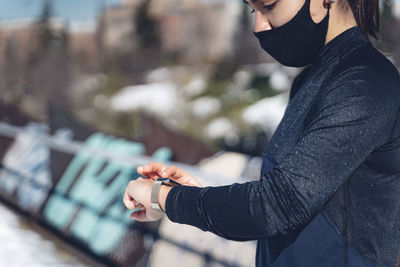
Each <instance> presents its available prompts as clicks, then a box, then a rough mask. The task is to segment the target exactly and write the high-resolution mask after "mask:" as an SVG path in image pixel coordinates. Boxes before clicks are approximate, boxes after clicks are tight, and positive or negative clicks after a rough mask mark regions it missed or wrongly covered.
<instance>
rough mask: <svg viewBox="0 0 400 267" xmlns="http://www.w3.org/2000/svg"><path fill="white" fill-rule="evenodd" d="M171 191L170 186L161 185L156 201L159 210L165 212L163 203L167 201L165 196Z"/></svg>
mask: <svg viewBox="0 0 400 267" xmlns="http://www.w3.org/2000/svg"><path fill="white" fill-rule="evenodd" d="M170 190H171V187H170V186H165V185H162V186H161V188H160V193H159V196H158V198H159V199H158V201H159V203H160V206H161V209H162V210H164V211H165V201H166V200H167V196H168V193H169V191H170Z"/></svg>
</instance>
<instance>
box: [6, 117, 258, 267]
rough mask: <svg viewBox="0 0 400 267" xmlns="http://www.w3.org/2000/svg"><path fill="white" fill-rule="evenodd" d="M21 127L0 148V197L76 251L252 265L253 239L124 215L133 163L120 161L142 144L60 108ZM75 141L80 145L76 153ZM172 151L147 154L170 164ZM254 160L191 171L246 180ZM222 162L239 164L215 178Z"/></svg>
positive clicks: (158, 261) (156, 262) (223, 157)
mask: <svg viewBox="0 0 400 267" xmlns="http://www.w3.org/2000/svg"><path fill="white" fill-rule="evenodd" d="M0 126H1V125H0ZM19 129H20V131H19V132H18V133H17V134H15V136H12V137H10V136H9V137H8V138H9V142H8V145H7V147H5V146H2V147H1V150H4V153H3V154H4V156H3V158H2V160H1V168H0V198H1V199H2V200H3V201H7V202H9V203H11V204H12V205H14V206H15V207H17V208H18V209H20V210H21V211H22V212H24V213H26V214H29V215H34V216H33V218H36V219H37V220H38V221H39V222H40V223H42V224H44V225H45V226H46V227H48V229H50V230H51V231H53V232H54V233H56V234H57V235H59V236H61V237H62V238H63V239H65V240H68V242H71V244H73V245H74V246H77V247H79V248H80V249H82V251H85V252H87V253H88V254H90V255H92V256H94V257H97V258H98V259H99V260H101V261H103V262H104V263H106V264H107V265H113V266H142V265H143V264H144V263H146V264H147V265H148V266H165V262H166V261H168V262H169V264H168V266H194V267H195V266H210V265H212V266H253V260H254V253H255V242H233V241H229V240H225V239H223V238H220V237H218V236H216V235H213V234H211V233H205V232H203V231H201V230H199V229H196V228H194V227H191V226H183V225H177V224H173V223H172V222H170V221H168V219H167V218H166V217H165V218H164V219H163V220H162V221H161V222H154V223H140V222H136V221H134V220H132V219H130V218H129V215H130V213H131V211H130V210H127V209H126V208H125V207H124V205H123V202H122V197H123V193H124V190H125V187H126V185H127V184H128V183H129V181H130V180H132V179H137V178H138V177H139V175H138V173H137V172H136V167H137V165H136V164H130V163H127V162H124V161H121V160H120V159H121V158H132V159H133V158H137V157H141V156H144V155H146V152H147V151H146V150H147V147H146V146H145V144H144V143H141V142H137V141H133V140H128V139H125V138H120V137H115V136H112V135H108V134H105V133H102V132H96V131H93V130H91V129H90V128H89V127H87V126H85V125H83V126H82V125H81V124H79V123H78V122H77V121H75V120H74V119H73V118H71V117H69V116H68V115H66V114H62V113H58V114H57V113H53V115H52V118H51V120H50V123H49V125H46V124H41V123H36V122H29V123H27V124H26V125H25V126H24V127H23V128H19ZM0 130H1V127H0ZM44 137H46V138H44ZM49 137H50V138H51V140H49ZM77 141H79V142H80V145H81V147H83V148H84V149H78V150H76V151H75V152H74V151H73V149H72V148H74V147H75V146H76V142H77ZM54 144H56V145H54ZM94 151H101V152H102V153H106V154H107V155H111V156H109V157H108V158H106V157H102V156H99V155H97V154H96V153H95V152H94ZM173 154H174V153H173V151H172V149H170V148H168V147H159V148H157V149H156V150H155V149H154V148H152V154H151V155H150V156H151V161H165V162H168V161H169V160H171V159H172V158H173ZM113 155H115V157H114V156H113ZM147 156H149V155H147ZM251 162H253V163H252V164H249V163H251ZM254 162H258V161H257V159H255V158H249V157H247V156H244V155H240V154H237V153H219V154H218V155H217V156H213V157H211V158H210V159H208V160H206V161H203V162H202V163H201V166H199V167H200V168H199V167H195V166H193V168H198V169H199V170H200V169H204V170H207V169H208V171H211V172H213V171H215V172H214V173H216V174H217V176H212V177H213V178H210V177H197V178H198V179H199V181H201V182H202V184H204V185H221V184H227V183H232V182H237V181H245V179H243V178H240V177H241V176H243V171H246V172H247V173H248V174H250V173H253V174H251V175H250V176H251V177H247V179H248V180H250V179H254V177H253V176H255V175H254V173H257V172H259V166H258V163H256V164H254ZM224 165H226V166H236V167H237V168H235V169H234V170H233V169H232V168H230V172H229V173H228V172H226V171H225V173H224V175H225V178H224V179H222V180H221V179H220V180H215V177H218V175H219V174H218V170H220V169H221V167H222V169H223V166H224ZM249 166H253V167H252V169H254V170H253V171H252V172H250V171H249ZM220 174H221V173H220ZM226 175H228V177H227V176H226ZM221 177H222V176H221ZM240 179H241V180H240ZM176 233H179V234H176ZM228 252H229V253H228Z"/></svg>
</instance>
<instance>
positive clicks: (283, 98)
mask: <svg viewBox="0 0 400 267" xmlns="http://www.w3.org/2000/svg"><path fill="white" fill-rule="evenodd" d="M288 99H289V92H284V93H280V94H278V95H275V96H272V97H268V98H264V99H261V100H260V101H258V102H256V103H255V104H253V105H251V106H249V107H247V108H246V109H244V111H243V113H242V118H243V120H244V121H245V122H247V123H248V124H250V125H257V126H260V127H262V129H263V130H264V131H266V132H268V133H273V132H274V131H275V129H276V128H277V127H278V124H279V123H280V121H281V120H282V117H283V114H284V113H285V110H286V106H287V103H288Z"/></svg>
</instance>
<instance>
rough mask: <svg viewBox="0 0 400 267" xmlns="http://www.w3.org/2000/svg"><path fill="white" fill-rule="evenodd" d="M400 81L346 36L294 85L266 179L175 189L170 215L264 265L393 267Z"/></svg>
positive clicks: (398, 218) (366, 47) (399, 241)
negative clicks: (249, 251)
mask: <svg viewBox="0 0 400 267" xmlns="http://www.w3.org/2000/svg"><path fill="white" fill-rule="evenodd" d="M399 111H400V78H399V73H398V71H397V70H396V68H395V67H394V66H393V65H392V63H391V62H390V61H389V60H387V59H386V58H385V57H384V56H383V55H382V54H381V53H380V52H378V51H377V50H376V49H375V48H374V47H373V46H372V45H371V43H369V42H368V41H367V40H366V39H365V38H364V36H363V35H362V33H361V31H360V29H359V27H358V26H355V27H353V28H351V29H348V30H346V31H345V32H343V33H342V34H340V35H339V36H337V37H336V38H335V39H333V40H331V41H330V42H329V43H328V44H326V45H325V46H324V47H323V49H322V50H321V52H320V54H319V56H318V58H317V59H316V60H315V61H314V62H313V64H311V65H309V66H307V67H306V68H305V69H303V71H302V72H301V73H300V74H299V75H298V76H297V77H296V79H295V80H294V82H293V86H292V88H291V92H290V100H289V103H288V106H287V108H286V111H285V114H284V117H283V118H282V121H281V122H280V124H279V126H278V128H277V130H276V131H275V133H274V135H273V137H272V138H271V140H270V142H269V143H268V145H267V148H266V150H265V154H264V161H263V166H262V171H261V178H260V180H259V181H252V182H247V183H235V184H232V185H226V186H219V187H205V188H196V187H190V186H176V187H173V188H172V189H171V191H170V193H169V194H168V197H167V200H166V213H167V216H168V218H169V219H170V220H171V221H173V222H178V223H184V224H189V225H193V226H196V227H198V228H200V229H202V230H205V231H211V232H213V233H215V234H217V235H219V236H222V237H225V238H227V239H231V240H238V241H244V240H251V239H258V246H257V256H256V266H273V267H278V266H279V267H281V266H299V267H300V266H302V267H303V266H304V267H313V266H315V267H320V266H332V267H338V266H357V267H359V266H360V267H361V266H385V267H386V266H394V265H395V263H396V259H397V255H398V254H399V251H400V120H399Z"/></svg>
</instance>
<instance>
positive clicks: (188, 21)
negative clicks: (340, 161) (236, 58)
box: [99, 0, 241, 63]
mask: <svg viewBox="0 0 400 267" xmlns="http://www.w3.org/2000/svg"><path fill="white" fill-rule="evenodd" d="M142 3H143V1H141V0H125V1H123V2H122V4H121V5H117V6H112V7H109V8H106V9H105V10H104V11H103V13H102V14H101V16H100V17H99V25H102V26H103V27H104V33H103V34H104V45H105V46H106V47H107V48H111V49H118V50H120V49H129V48H132V46H133V47H134V46H135V37H134V29H135V14H136V13H135V12H136V10H137V9H138V7H139V6H140V5H141V4H142ZM240 7H241V3H240V1H232V0H213V1H211V0H208V1H205V0H156V1H153V2H152V5H151V8H150V15H151V16H153V17H154V18H155V19H156V21H157V22H158V23H159V27H160V33H161V36H160V37H161V46H162V50H163V51H164V52H167V53H176V54H179V58H180V59H184V61H185V62H190V63H193V62H194V63H202V62H204V61H211V62H213V61H217V60H218V59H220V58H222V57H224V56H225V55H227V54H229V53H230V52H231V51H232V47H233V46H232V43H233V37H234V34H235V28H236V27H237V23H238V19H237V17H238V16H239V15H240V11H241V8H240Z"/></svg>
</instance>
